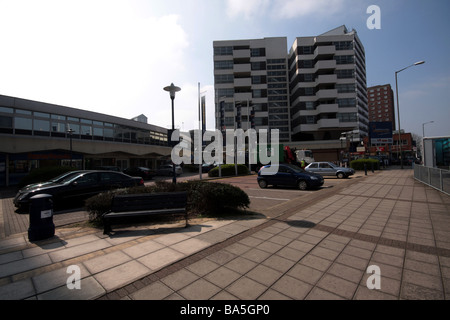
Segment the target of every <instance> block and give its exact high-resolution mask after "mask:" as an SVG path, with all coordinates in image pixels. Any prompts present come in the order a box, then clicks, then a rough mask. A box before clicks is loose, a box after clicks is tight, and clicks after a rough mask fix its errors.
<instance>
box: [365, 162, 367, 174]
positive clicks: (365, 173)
mask: <svg viewBox="0 0 450 320" xmlns="http://www.w3.org/2000/svg"><path fill="white" fill-rule="evenodd" d="M364 174H365V175H366V176H367V164H366V163H364Z"/></svg>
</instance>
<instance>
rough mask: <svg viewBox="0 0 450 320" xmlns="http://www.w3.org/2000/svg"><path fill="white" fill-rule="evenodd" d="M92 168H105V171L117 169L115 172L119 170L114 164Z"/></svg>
mask: <svg viewBox="0 0 450 320" xmlns="http://www.w3.org/2000/svg"><path fill="white" fill-rule="evenodd" d="M94 170H106V171H117V172H120V168H119V167H116V166H101V167H95V168H94Z"/></svg>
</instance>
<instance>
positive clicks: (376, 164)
mask: <svg viewBox="0 0 450 320" xmlns="http://www.w3.org/2000/svg"><path fill="white" fill-rule="evenodd" d="M364 164H366V167H367V170H372V166H373V169H374V170H380V161H378V160H376V159H358V160H353V161H351V162H350V168H352V169H354V170H364Z"/></svg>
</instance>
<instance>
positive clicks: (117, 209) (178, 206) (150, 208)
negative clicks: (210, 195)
mask: <svg viewBox="0 0 450 320" xmlns="http://www.w3.org/2000/svg"><path fill="white" fill-rule="evenodd" d="M186 203H187V192H161V193H144V194H125V195H116V196H114V198H113V201H112V204H111V211H109V212H107V213H105V214H104V215H103V223H104V231H103V233H104V234H108V233H109V232H111V220H114V218H124V217H133V216H136V217H137V216H145V215H157V214H174V213H184V214H185V219H186V226H187V225H188V219H187V211H186Z"/></svg>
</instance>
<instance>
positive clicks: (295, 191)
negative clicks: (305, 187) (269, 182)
mask: <svg viewBox="0 0 450 320" xmlns="http://www.w3.org/2000/svg"><path fill="white" fill-rule="evenodd" d="M248 190H253V191H269V192H272V191H278V192H291V193H292V192H294V193H297V194H301V192H302V190H299V189H297V190H295V189H294V190H289V189H272V188H268V189H261V188H259V189H257V188H248Z"/></svg>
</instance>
